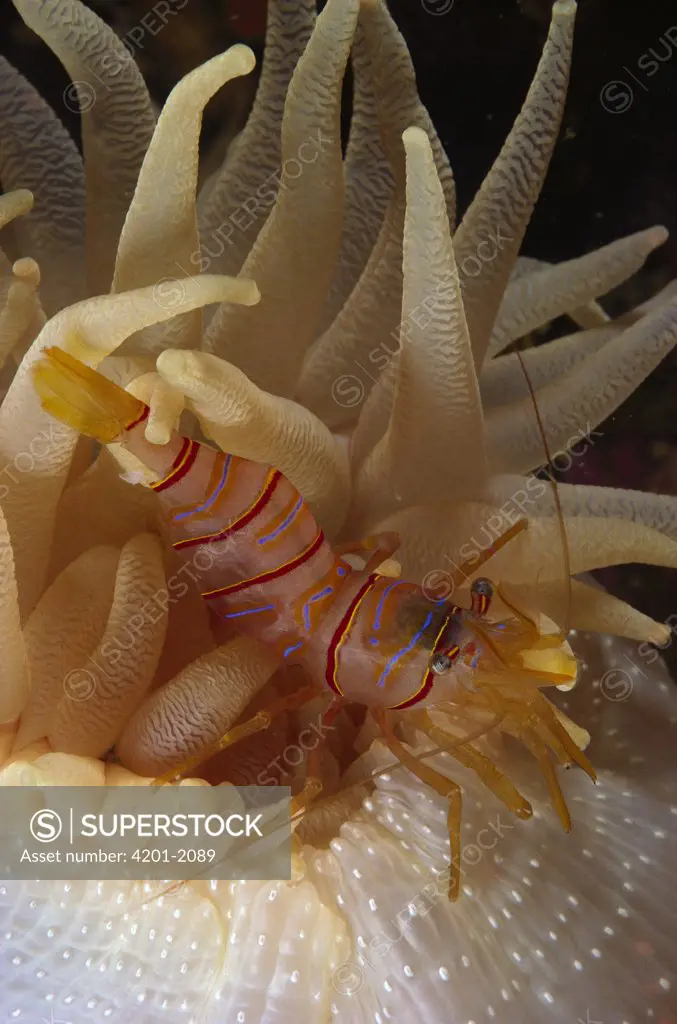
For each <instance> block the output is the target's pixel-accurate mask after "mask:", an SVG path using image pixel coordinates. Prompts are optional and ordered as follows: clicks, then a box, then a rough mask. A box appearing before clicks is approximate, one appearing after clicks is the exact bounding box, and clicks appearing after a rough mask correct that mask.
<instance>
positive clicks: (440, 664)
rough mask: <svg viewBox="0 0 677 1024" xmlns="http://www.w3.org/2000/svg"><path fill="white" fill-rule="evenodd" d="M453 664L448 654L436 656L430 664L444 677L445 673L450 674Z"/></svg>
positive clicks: (433, 669) (434, 670)
mask: <svg viewBox="0 0 677 1024" xmlns="http://www.w3.org/2000/svg"><path fill="white" fill-rule="evenodd" d="M452 664H453V662H452V659H451V658H450V657H449V655H448V654H436V655H435V657H434V658H433V659H432V661H431V662H430V668H431V669H432V671H433V672H436V673H437V675H442V673H443V672H448V671H449V669H450V668H451V666H452Z"/></svg>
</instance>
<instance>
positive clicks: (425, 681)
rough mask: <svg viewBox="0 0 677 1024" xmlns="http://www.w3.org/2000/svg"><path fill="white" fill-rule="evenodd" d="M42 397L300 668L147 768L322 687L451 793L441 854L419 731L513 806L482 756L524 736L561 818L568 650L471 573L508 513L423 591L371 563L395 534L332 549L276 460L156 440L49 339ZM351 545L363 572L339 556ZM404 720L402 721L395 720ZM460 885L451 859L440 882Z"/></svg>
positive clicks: (229, 603) (452, 806) (571, 668)
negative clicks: (472, 557) (562, 703)
mask: <svg viewBox="0 0 677 1024" xmlns="http://www.w3.org/2000/svg"><path fill="white" fill-rule="evenodd" d="M34 381H35V386H36V388H37V390H38V393H39V395H40V398H41V401H42V404H43V406H44V408H45V409H46V410H47V411H48V412H50V413H51V414H53V415H54V416H56V417H57V418H58V419H60V420H61V421H63V422H64V423H67V424H68V425H70V426H71V427H74V428H76V429H77V430H78V431H80V432H81V433H83V434H85V435H87V436H89V437H93V438H96V439H97V440H98V441H99V442H101V443H103V444H110V443H113V442H118V443H120V444H121V445H122V446H123V447H124V448H125V449H126V450H127V451H128V452H129V453H131V454H132V455H133V456H135V458H136V459H137V460H139V461H140V463H141V464H142V465H143V466H144V467H145V469H146V470H147V474H146V475H147V478H148V479H147V485H148V486H150V487H152V489H153V490H154V491H155V492H156V494H157V495H158V499H159V502H160V505H161V509H162V513H163V515H164V518H165V520H166V523H167V527H168V533H169V538H170V541H171V543H172V545H173V547H174V548H175V549H176V550H177V551H178V552H179V553H180V552H183V551H186V552H188V551H189V549H195V548H198V547H200V546H206V545H208V546H209V548H208V549H209V552H210V558H209V560H208V561H209V568H207V569H206V570H205V571H204V573H203V574H202V577H201V589H202V590H203V595H202V596H203V597H204V599H205V601H206V602H207V603H208V605H209V607H210V609H211V611H212V612H213V613H214V614H215V615H216V616H219V617H220V618H221V619H224V620H225V621H226V622H228V623H230V624H231V625H232V626H233V627H234V628H235V629H236V630H237V631H238V632H241V633H244V634H249V635H251V636H253V637H254V638H256V639H257V640H258V641H260V642H261V643H263V644H265V645H267V646H268V648H270V649H272V650H273V651H274V652H275V653H276V655H277V657H278V658H279V662H280V663H281V664H284V663H287V664H290V665H298V666H300V667H301V668H302V669H303V670H304V675H305V676H306V677H307V679H308V680H309V682H308V684H307V685H298V686H297V687H296V689H294V690H293V691H292V692H288V693H284V694H283V695H281V696H276V697H273V698H272V699H271V701H270V702H269V703H268V704H267V705H266V706H265V707H264V708H263V709H262V710H260V711H258V712H257V713H256V714H255V715H253V716H252V717H251V718H249V719H248V720H245V721H243V722H240V723H239V724H237V725H235V726H234V727H233V728H231V729H230V730H229V731H228V732H227V733H226V735H225V736H223V737H222V738H221V739H220V740H219V742H218V743H216V744H213V745H211V746H209V747H207V748H205V749H203V750H201V751H199V753H198V754H196V755H194V756H191V757H188V758H186V759H185V760H184V761H183V762H181V763H179V764H177V765H176V766H174V767H173V768H172V770H171V771H168V772H166V773H165V774H164V775H162V776H161V777H159V778H158V779H157V780H156V781H157V782H158V783H168V782H173V781H175V780H177V779H179V778H180V777H181V776H182V775H185V774H186V773H187V772H189V771H191V770H192V769H194V768H195V767H196V766H197V765H199V764H201V763H203V762H205V761H206V760H207V759H208V758H210V757H212V756H213V755H214V754H216V753H218V752H219V751H222V750H224V749H226V748H227V747H230V746H233V745H234V744H235V743H237V742H238V741H240V740H241V739H243V738H245V737H247V736H250V735H252V734H254V733H256V732H260V731H262V730H265V729H267V728H269V727H270V725H271V723H272V722H273V721H274V720H275V718H276V717H277V716H279V715H280V714H282V713H283V712H285V711H290V710H297V709H301V708H302V707H303V706H304V705H305V704H307V702H309V701H310V700H314V699H315V698H317V697H318V696H321V695H322V694H323V693H324V694H326V700H327V706H326V709H325V711H324V716H325V720H326V721H329V720H330V719H331V718H332V717H333V716H334V715H336V714H337V712H338V710H340V709H341V707H342V705H343V704H344V703H346V702H352V703H353V704H359V705H363V706H364V707H365V708H366V709H367V714H368V715H371V716H372V718H373V720H374V723H375V727H376V729H377V730H378V731H379V732H380V734H381V735H382V738H383V740H384V742H385V744H386V745H387V747H388V748H389V749H390V751H391V752H392V754H393V755H394V757H395V758H396V759H397V760H398V761H400V762H401V763H402V764H403V765H404V766H405V767H406V768H408V769H409V770H410V771H411V772H412V773H413V774H414V775H415V776H417V777H418V778H419V779H421V780H422V781H423V782H425V783H427V784H428V785H430V786H432V788H433V789H434V790H436V791H437V792H438V793H440V794H441V795H443V796H444V797H445V798H446V799H448V801H449V818H448V826H449V836H450V842H451V862H452V865H458V864H459V855H460V824H461V790H460V787H459V786H458V785H457V784H456V783H454V782H453V781H451V780H450V779H449V778H447V777H446V776H445V775H443V774H442V773H441V772H439V771H437V770H436V769H435V768H433V767H432V766H431V765H430V764H429V763H428V761H427V757H428V756H429V754H426V752H424V753H423V754H421V753H415V752H414V750H413V749H412V747H411V745H410V743H409V742H407V739H406V738H405V737H409V736H410V735H411V730H408V729H407V728H406V727H407V726H411V727H412V728H413V730H414V733H415V734H420V735H421V737H422V739H423V740H424V741H425V742H426V743H428V744H429V745H430V748H431V751H432V752H440V751H447V752H448V753H450V754H451V755H452V756H453V757H454V758H455V759H456V760H457V761H458V762H459V763H461V764H462V765H464V766H465V767H466V768H467V769H469V770H470V771H472V772H474V773H476V774H477V775H478V776H479V777H480V779H481V780H482V782H483V783H484V784H485V785H486V786H487V787H488V788H489V789H490V790H491V791H492V792H493V793H494V794H495V795H496V796H497V797H498V798H499V800H501V801H502V802H503V804H505V806H506V807H508V808H509V810H510V811H512V812H513V813H515V814H516V815H518V816H519V817H521V818H528V817H530V815H531V813H532V812H531V806H530V804H529V803H528V802H527V800H526V799H525V798H524V797H523V796H522V795H521V794H520V793H519V792H518V790H517V788H516V787H515V786H514V785H513V783H512V782H511V781H510V779H509V778H508V777H507V776H506V775H504V774H503V773H502V772H501V771H500V770H499V768H498V766H497V765H496V763H495V761H494V760H493V759H492V757H491V756H490V753H488V752H487V751H488V749H489V748H487V747H486V745H485V744H484V742H483V737H484V736H485V734H487V733H489V732H492V733H494V734H497V733H504V734H507V735H510V736H512V737H514V738H517V739H519V740H520V741H521V743H522V744H523V745H524V747H525V748H526V749H527V751H528V752H529V753H530V754H531V755H533V756H534V757H535V758H536V759H537V761H538V763H539V765H540V767H541V769H542V772H543V774H544V776H545V779H546V781H547V784H548V787H549V791H550V794H551V798H552V802H553V805H554V807H555V809H556V811H557V813H558V815H559V817H560V820H561V821H562V824H563V825H564V827H565V828H567V829H568V828H569V827H570V819H569V815H568V811H567V808H566V804H565V801H564V798H563V795H562V792H561V790H560V787H559V784H558V780H557V775H556V771H555V769H556V766H557V765H558V764H563V765H570V764H572V763H574V762H575V763H576V764H578V765H579V766H581V767H582V768H583V769H584V770H585V771H586V772H587V773H588V774H589V775H590V776H591V777H593V778H594V772H593V769H592V767H591V766H590V764H589V762H588V760H587V758H586V757H585V755H584V754H583V753H582V751H581V750H580V748H579V745H578V744H577V743H576V742H575V740H574V738H573V737H574V736H575V727H573V723H570V722H569V721H568V719H566V718H565V716H563V715H562V714H561V713H560V712H559V711H558V710H557V709H556V708H555V706H554V705H552V704H551V703H550V702H549V701H548V700H547V698H546V697H545V696H544V695H543V693H542V692H541V691H542V689H543V687H545V686H563V687H566V686H568V685H572V684H573V682H574V681H575V679H576V671H577V664H576V659H575V658H574V656H573V655H572V654H571V652H570V650H569V648H568V646H567V644H566V642H565V635H564V634H562V633H559V634H558V633H551V634H549V635H545V636H543V635H541V633H540V630H539V628H538V627H537V625H536V624H535V623H534V622H533V621H532V620H531V619H530V618H529V617H528V616H527V615H526V614H523V613H521V612H520V611H519V610H518V609H517V608H515V607H513V606H512V605H511V604H510V602H509V600H508V598H507V597H506V596H505V595H503V594H502V593H501V592H500V590H499V592H498V597H499V598H500V599H501V602H502V605H503V607H504V608H507V609H508V613H509V614H508V615H506V617H505V618H504V621H498V622H497V621H495V619H493V618H491V617H490V615H489V612H490V608H491V602H492V597H493V596H494V590H495V589H496V588H494V587H493V585H492V584H491V583H490V581H489V580H488V579H484V578H477V576H476V573H477V570H478V569H479V568H480V566H481V564H482V563H483V562H485V561H486V560H487V559H488V558H490V557H491V555H492V554H493V553H495V552H496V551H497V550H498V549H499V548H501V547H503V546H504V545H505V544H508V543H510V541H511V540H512V539H513V538H514V537H515V536H517V535H518V534H519V533H520V532H521V531H522V530H523V529H525V528H526V526H527V523H526V521H521V522H518V523H517V524H516V525H514V526H512V527H511V528H510V529H509V530H508V531H507V532H506V533H505V534H504V535H503V536H502V537H499V538H498V540H497V541H496V542H495V543H494V544H493V545H492V547H491V548H490V549H488V550H487V551H485V552H484V553H483V555H482V556H481V559H480V562H478V561H477V560H476V561H475V562H474V564H473V566H472V572H470V571H469V567H468V566H463V565H462V566H459V567H458V568H457V570H456V572H455V578H454V581H453V582H454V585H455V586H456V587H458V586H460V584H461V583H462V582H463V580H464V579H465V578H466V573H467V575H468V576H469V575H473V576H474V577H475V578H474V582H473V583H472V586H471V590H470V594H471V606H470V607H469V608H461V607H458V606H456V605H455V604H452V603H451V602H450V601H448V600H446V599H442V600H434V599H432V598H430V597H429V596H428V595H427V594H426V593H425V592H424V591H423V590H422V589H421V588H420V587H419V586H417V585H416V584H414V583H409V582H406V581H403V580H400V579H393V578H391V577H389V576H386V575H381V574H379V572H378V567H379V565H381V563H383V562H384V560H385V559H386V558H388V557H389V556H390V555H391V554H392V553H393V551H394V550H395V549H396V546H397V537H396V536H394V535H392V534H383V535H380V536H378V535H377V536H376V537H374V538H367V539H366V540H364V541H363V542H362V543H361V544H354V545H350V544H346V545H343V547H342V548H341V547H339V548H337V549H334V548H332V546H331V545H330V544H329V543H328V541H327V540H326V539H325V537H324V535H323V533H322V530H321V529H320V528H319V527H318V525H317V523H316V521H315V519H314V518H313V515H312V513H311V512H310V510H309V508H308V505H307V504H306V503H305V502H304V500H303V498H302V496H301V495H300V494H299V493H298V492H297V491H296V490H295V488H294V487H293V486H292V484H291V483H290V482H289V480H287V479H286V477H284V476H283V474H282V473H280V472H279V471H278V470H277V469H275V468H274V467H271V466H264V465H260V464H258V463H255V462H251V461H249V460H248V459H244V458H239V457H237V456H235V455H231V454H228V453H224V452H220V451H217V450H215V449H213V448H211V447H209V446H208V445H205V444H200V443H198V442H197V441H195V440H192V439H190V438H188V437H183V436H181V435H180V434H178V433H176V432H175V433H173V435H172V436H171V438H170V440H169V442H168V443H166V444H151V443H150V442H149V441H148V440H147V439H146V437H145V427H146V421H147V419H148V415H149V407H148V406H147V405H146V404H145V403H144V402H142V401H140V400H139V399H137V398H135V397H133V396H132V395H131V394H129V393H128V392H126V391H124V390H122V389H121V388H119V387H117V386H116V385H115V384H113V383H112V382H110V381H109V380H108V379H107V378H105V377H103V376H102V375H100V374H98V373H97V372H95V371H94V370H92V369H91V368H90V367H88V366H86V365H84V364H83V363H81V362H79V361H78V360H77V359H74V358H73V357H72V356H70V355H68V354H66V353H65V352H63V351H61V350H60V349H56V348H52V349H48V350H46V352H45V354H44V356H43V358H42V359H41V360H40V362H39V363H38V364H37V365H36V367H35V370H34ZM360 550H362V551H363V552H364V553H366V555H367V561H366V564H365V565H364V567H363V568H362V569H358V568H355V567H354V566H353V565H352V564H351V563H350V562H349V561H348V560H347V559H346V558H345V557H344V556H345V555H346V554H349V553H350V552H355V551H360ZM403 728H404V732H403ZM321 760H322V749H321V747H320V748H318V749H317V750H316V751H314V752H313V754H312V755H311V757H310V758H309V760H308V763H307V766H306V770H307V776H306V778H305V786H304V789H303V792H302V793H301V794H300V795H299V796H298V797H296V798H295V801H294V806H295V813H296V812H298V811H299V809H301V810H306V809H307V807H308V805H309V804H310V802H311V801H312V800H314V799H315V798H316V797H317V796H318V794H319V792H320V790H321V788H322V765H321ZM458 891H459V873H458V869H456V870H454V871H452V876H451V883H450V895H451V896H452V897H456V896H457V895H458Z"/></svg>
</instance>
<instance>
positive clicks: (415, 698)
mask: <svg viewBox="0 0 677 1024" xmlns="http://www.w3.org/2000/svg"><path fill="white" fill-rule="evenodd" d="M453 614H454V612H453V611H452V612H451V614H450V615H448V616H447V617H446V619H445V620H444V622H443V623H442V628H441V629H440V631H439V633H438V634H437V638H436V640H435V643H434V645H433V649H432V652H431V654H430V660H429V661H428V670H427V672H426V674H425V675H424V676H423V681H422V683H421V685H420V686H419V688H418V690H416V691H415V692H414V693H412V695H411V697H407V698H406V699H405V700H403V701H400V703H399V704H393V705H392V706H391V708H390V710H391V711H404V709H405V708H410V707H412V706H413V705H414V704H418V703H419V701H422V700H423V698H424V697H427V696H428V694H429V693H430V691H431V689H432V685H433V682H434V680H435V674H436V673H435V672H433V670H432V663H433V660H434V658H435V655H436V654H439V653H440V652H441V650H442V637H443V636H444V631H445V629H446V628H447V625H448V624H449V620H450V619H451V618H453ZM460 650H461V649H460V647H459V646H458V644H455V645H454V646H453V647H450V648H448V650H445V651H444V653H445V654H446V655H447V657H449V658H450V659H451V660H452V661H453V660H454V659H455V658H457V657H458V655H459V653H460Z"/></svg>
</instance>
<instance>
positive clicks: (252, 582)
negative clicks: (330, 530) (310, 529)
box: [202, 530, 324, 600]
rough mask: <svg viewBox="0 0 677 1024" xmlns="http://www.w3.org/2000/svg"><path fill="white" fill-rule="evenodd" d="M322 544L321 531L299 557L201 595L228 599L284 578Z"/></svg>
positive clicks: (310, 556) (311, 555) (208, 597)
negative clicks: (247, 589)
mask: <svg viewBox="0 0 677 1024" xmlns="http://www.w3.org/2000/svg"><path fill="white" fill-rule="evenodd" d="M323 543H324V534H323V532H322V530H320V531H319V533H318V534H317V535H316V537H315V539H314V540H313V541H312V542H311V543H310V544H309V545H308V547H307V548H306V549H305V550H304V551H302V552H301V553H300V554H299V555H295V557H294V558H290V559H289V560H288V561H287V562H284V563H283V565H279V566H278V567H277V568H276V569H269V570H268V571H267V572H261V573H259V574H258V576H250V577H249V579H246V580H238V582H237V583H231V584H229V585H228V586H227V587H219V588H218V589H216V590H205V591H204V592H203V594H202V596H203V597H204V598H206V599H207V600H210V599H212V598H216V597H229V596H230V595H231V594H236V593H238V591H240V590H245V589H246V588H247V587H254V586H260V585H261V584H263V583H268V582H269V581H270V580H276V579H279V578H280V576H285V575H286V574H287V573H288V572H292V570H294V569H298V567H299V566H300V565H303V563H304V562H307V561H308V560H309V559H310V558H312V557H313V555H315V554H317V552H318V551H319V549H320V548H321V546H322V544H323Z"/></svg>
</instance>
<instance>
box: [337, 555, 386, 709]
mask: <svg viewBox="0 0 677 1024" xmlns="http://www.w3.org/2000/svg"><path fill="white" fill-rule="evenodd" d="M380 579H382V577H381V576H379V574H378V573H376V572H374V573H372V574H371V576H369V577H368V579H367V580H366V582H365V583H363V584H362V586H361V587H360V589H359V590H358V592H357V593H356V594H355V597H354V598H353V599H352V601H351V602H350V604H349V605H348V608H347V610H346V613H345V615H344V616H343V618H342V619H341V621H340V622H339V624H338V628H337V629H336V631H335V633H334V635H333V636H332V638H331V640H330V641H329V648H328V650H327V671H326V676H325V678H326V680H327V685H328V686H329V687H330V688H331V689H332V690H333V691H334V693H338V695H339V696H340V697H343V690H342V689H341V687H340V686H339V684H338V680H337V678H336V673H337V671H338V656H339V650H340V648H341V645H342V644H343V643H344V641H345V640H346V638H347V636H348V634H349V633H350V628H351V626H352V624H353V622H354V621H355V616H356V615H357V613H358V611H359V609H360V605H361V604H362V602H363V601H364V599H365V597H366V596H367V594H368V593H369V591H370V590H372V588H373V587H374V586H375V584H376V582H377V581H378V580H380Z"/></svg>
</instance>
